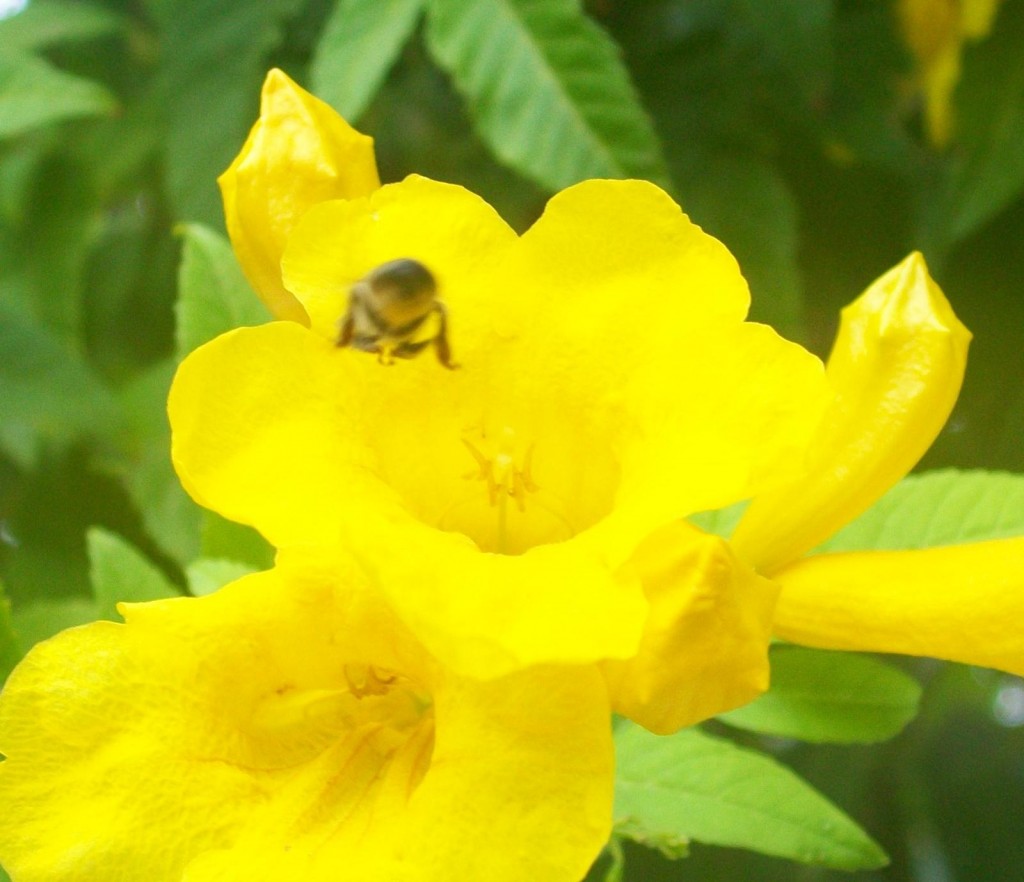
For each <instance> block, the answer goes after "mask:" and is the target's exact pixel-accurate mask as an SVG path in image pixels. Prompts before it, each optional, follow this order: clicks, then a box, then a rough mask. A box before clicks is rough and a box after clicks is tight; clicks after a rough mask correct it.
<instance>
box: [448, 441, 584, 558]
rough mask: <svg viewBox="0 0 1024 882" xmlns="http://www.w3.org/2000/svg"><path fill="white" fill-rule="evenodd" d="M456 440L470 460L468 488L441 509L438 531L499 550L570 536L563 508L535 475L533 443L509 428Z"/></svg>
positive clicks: (464, 478) (515, 549)
mask: <svg viewBox="0 0 1024 882" xmlns="http://www.w3.org/2000/svg"><path fill="white" fill-rule="evenodd" d="M460 440H461V442H462V445H463V447H464V448H465V450H466V453H467V454H468V456H469V459H470V460H471V463H472V467H471V468H470V469H469V470H468V471H466V472H464V473H463V474H462V476H461V478H462V481H463V483H464V485H465V486H466V488H467V492H466V493H465V494H460V495H459V497H458V498H457V500H456V502H455V503H454V504H453V505H451V506H450V507H449V508H448V509H446V510H445V511H444V512H443V513H442V515H441V518H440V522H439V526H440V527H441V529H443V530H450V531H456V532H461V533H464V534H465V535H467V536H469V537H470V538H472V539H473V540H474V541H475V542H476V543H477V545H478V546H479V547H480V548H481V549H482V550H484V551H491V552H496V553H498V554H520V553H522V552H524V551H526V550H527V549H529V548H532V547H534V546H536V545H542V544H545V543H548V542H560V541H563V540H565V539H569V538H571V537H572V536H573V534H574V533H575V530H574V529H573V526H572V524H571V523H570V521H569V520H568V518H566V517H565V515H564V514H563V513H562V512H563V511H564V506H563V505H561V504H560V502H559V501H558V500H557V499H556V498H555V497H554V496H553V494H552V493H551V492H550V491H549V490H547V489H546V488H545V487H544V486H542V485H541V484H540V483H538V481H537V480H536V479H535V477H534V457H535V453H536V451H537V443H536V441H534V440H533V439H527V438H524V437H522V436H520V435H519V434H517V433H516V431H515V430H514V429H513V428H511V427H510V426H503V427H502V428H501V429H500V430H499V431H497V432H490V433H489V432H487V431H486V430H485V429H477V430H474V431H468V432H465V433H464V434H463V435H462V437H461V439H460Z"/></svg>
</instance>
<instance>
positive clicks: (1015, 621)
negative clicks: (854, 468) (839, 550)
mask: <svg viewBox="0 0 1024 882" xmlns="http://www.w3.org/2000/svg"><path fill="white" fill-rule="evenodd" d="M776 581H778V582H779V583H780V584H781V586H782V593H781V595H780V597H779V604H778V607H777V610H776V631H777V633H778V634H779V635H780V636H781V637H785V638H786V639H787V640H792V641H794V642H795V643H803V644H805V645H807V646H818V647H822V648H824V649H849V650H866V651H873V652H896V653H904V654H907V655H922V656H932V657H934V658H942V659H949V660H951V661H958V662H965V663H967V664H974V665H983V666H985V667H990V668H999V669H1000V670H1004V671H1009V672H1010V673H1013V674H1018V675H1024V629H1022V627H1021V622H1022V621H1024V538H1019V539H1018V538H1015V539H1000V540H995V541H991V542H978V543H975V544H971V545H959V546H946V547H940V548H927V549H920V550H915V551H869V552H854V553H843V554H821V555H814V556H812V557H808V558H805V559H804V560H802V561H800V562H799V563H797V564H794V565H793V566H791V567H787V568H786V569H784V570H782V571H781V572H780V573H779V574H778V575H777V576H776Z"/></svg>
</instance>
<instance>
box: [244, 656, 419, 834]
mask: <svg viewBox="0 0 1024 882" xmlns="http://www.w3.org/2000/svg"><path fill="white" fill-rule="evenodd" d="M340 675H341V676H340V682H338V683H336V684H333V688H315V687H311V686H310V685H303V686H299V685H292V684H281V685H279V686H278V687H277V688H276V689H274V690H273V691H272V692H270V693H269V694H268V695H265V696H264V697H263V699H262V700H260V701H259V702H258V703H257V704H256V706H255V707H254V709H253V714H252V717H251V718H250V721H249V724H248V725H247V726H246V727H245V729H246V731H245V736H246V739H245V743H246V746H247V751H246V754H247V755H238V756H235V757H234V760H235V761H236V762H238V763H239V764H240V765H244V766H246V767H249V768H254V767H255V768H264V769H272V770H278V771H280V772H281V773H282V774H283V775H285V776H286V778H287V779H288V780H290V781H291V782H292V783H291V784H289V785H287V786H289V787H293V788H294V789H295V794H298V795H297V796H296V798H297V799H299V801H300V802H302V803H305V808H304V810H303V811H302V812H301V813H300V816H299V817H298V818H297V820H296V821H295V828H294V830H283V831H281V832H282V833H283V835H285V836H286V837H287V836H309V835H311V831H312V830H313V829H314V828H319V829H320V830H321V831H322V832H323V834H324V835H325V836H330V837H337V836H351V837H352V838H353V839H354V840H356V841H357V840H358V839H359V837H360V836H362V835H363V834H364V833H365V831H366V829H368V825H369V824H370V822H371V820H372V818H373V817H374V816H375V814H376V813H378V812H379V813H381V814H385V815H389V814H390V815H393V814H395V813H397V812H400V811H402V810H403V808H404V806H405V804H406V802H407V801H408V799H409V798H410V797H411V796H412V794H413V793H414V792H415V791H416V789H417V787H418V786H419V784H420V782H421V781H422V780H423V777H424V776H425V775H426V774H427V773H428V771H429V768H430V763H431V758H432V756H433V750H434V710H433V702H432V700H431V697H430V695H429V693H428V692H426V691H425V690H424V689H423V688H422V687H421V686H420V685H419V684H417V683H416V682H414V681H413V680H411V679H410V678H409V677H407V676H405V675H403V674H402V673H400V672H398V671H393V670H389V669H387V668H383V667H380V666H377V665H372V664H365V663H362V662H349V663H346V664H344V665H343V666H342V668H341V672H340ZM293 795H294V794H293Z"/></svg>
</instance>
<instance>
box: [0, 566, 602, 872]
mask: <svg viewBox="0 0 1024 882" xmlns="http://www.w3.org/2000/svg"><path fill="white" fill-rule="evenodd" d="M356 578H358V570H357V568H355V567H354V565H350V568H349V571H341V570H339V569H338V562H337V560H332V561H331V563H330V566H327V565H325V564H324V563H323V561H321V560H319V559H317V560H315V561H314V562H313V563H312V564H310V565H308V566H307V565H305V563H304V562H303V561H300V560H297V559H293V561H292V563H291V564H290V565H289V566H288V567H286V568H279V569H278V570H275V571H274V572H271V573H265V574H260V575H257V576H252V577H249V578H247V579H245V580H242V581H240V582H238V583H236V584H235V585H232V586H229V587H227V588H225V589H222V590H221V591H220V592H218V593H216V594H213V595H210V596H208V597H204V598H199V599H194V598H190V599H178V600H174V601H166V602H156V603H150V604H139V605H128V606H126V607H125V610H124V611H125V614H126V619H127V621H126V624H125V625H116V624H113V623H105V622H104V623H97V624H94V625H89V626H86V627H84V628H79V629H75V630H72V631H67V632H64V633H63V634H61V635H59V636H58V637H56V638H54V639H53V640H50V641H47V642H45V643H43V644H40V645H39V646H38V647H36V648H35V649H34V650H33V651H32V652H31V653H30V654H29V656H28V657H27V658H26V659H25V660H24V662H23V663H22V664H21V665H20V666H19V667H18V668H17V669H16V671H15V672H14V673H13V674H12V676H11V679H10V680H9V681H8V684H7V687H6V688H5V690H4V692H3V694H2V696H0V751H2V752H3V754H4V755H5V756H6V759H5V760H4V762H3V763H0V800H2V802H3V805H4V811H3V813H2V814H0V860H2V861H3V864H4V866H5V867H7V868H8V869H9V870H10V872H11V874H12V875H13V877H14V878H16V879H18V880H19V882H64V880H67V879H72V878H74V879H90V880H91V879H97V880H98V879H120V878H127V877H126V876H125V873H126V872H130V874H131V878H133V879H134V878H137V879H146V880H147V882H172V880H173V882H178V880H180V879H182V878H183V873H184V874H185V876H184V877H185V878H188V879H204V880H205V879H214V878H217V879H239V880H241V879H246V880H256V879H267V880H268V882H269V880H270V879H271V878H273V879H275V882H276V880H278V879H303V880H308V882H333V880H336V879H338V878H342V877H348V876H350V875H354V876H355V877H357V878H365V879H382V880H383V879H388V880H391V879H394V880H403V879H408V880H410V882H411V880H422V882H432V880H436V882H442V880H448V879H450V878H451V872H452V867H453V866H457V867H460V868H465V869H466V870H467V873H468V878H480V879H495V880H507V882H517V880H519V879H521V878H522V874H523V873H524V872H525V873H527V875H529V876H530V877H531V878H536V879H538V880H550V882H576V880H578V879H579V878H580V877H581V875H582V874H583V873H584V872H585V870H586V868H587V866H588V865H589V864H590V862H591V861H592V860H593V859H594V857H595V856H596V854H597V852H598V851H599V850H600V848H601V846H602V844H603V843H604V841H605V839H606V837H607V835H608V832H609V827H610V818H611V789H612V750H611V739H610V731H609V728H610V727H609V725H608V706H607V694H606V691H605V688H604V684H603V682H602V680H601V678H600V676H599V675H598V673H597V671H596V670H594V669H588V670H582V671H580V670H571V669H554V668H548V669H543V670H540V669H536V670H533V671H529V672H523V673H522V674H518V675H516V676H514V677H511V678H509V679H507V680H500V681H493V682H489V683H485V684H480V683H475V682H471V681H465V680H462V679H460V678H458V677H457V676H455V675H453V674H452V673H451V672H448V671H445V670H444V669H443V668H441V667H439V666H438V665H437V664H436V663H435V662H434V661H433V660H432V659H430V658H429V656H428V655H427V654H426V653H424V652H423V650H422V648H421V647H420V646H419V644H418V643H417V642H416V641H415V640H413V639H412V637H411V636H410V635H409V633H408V632H407V631H406V630H405V629H404V628H402V627H401V625H400V624H399V623H397V622H396V621H395V620H394V618H393V616H392V615H391V614H390V612H389V611H388V609H387V608H386V607H385V606H383V605H382V604H381V603H380V601H379V598H376V596H375V595H370V594H366V593H364V592H360V591H353V590H352V588H351V587H350V585H349V583H350V582H351V581H352V580H354V579H356ZM510 854H515V855H516V856H517V857H516V860H515V861H510V860H509V855H510ZM126 868H127V869H126ZM275 870H280V871H281V872H282V874H281V875H279V876H270V875H269V874H270V873H271V872H272V871H275Z"/></svg>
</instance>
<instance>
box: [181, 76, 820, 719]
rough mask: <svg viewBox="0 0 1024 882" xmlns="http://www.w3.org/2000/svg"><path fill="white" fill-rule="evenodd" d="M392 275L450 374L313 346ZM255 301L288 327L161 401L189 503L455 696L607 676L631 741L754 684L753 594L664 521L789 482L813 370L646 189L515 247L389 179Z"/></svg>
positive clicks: (294, 255)
mask: <svg viewBox="0 0 1024 882" xmlns="http://www.w3.org/2000/svg"><path fill="white" fill-rule="evenodd" d="M281 76H282V75H277V76H276V80H275V81H276V82H278V83H281V82H283V80H282V79H281ZM288 88H290V89H292V90H297V88H298V87H296V86H294V84H289V86H288ZM268 149H269V148H268ZM277 149H278V148H276V147H275V148H274V150H275V151H276V150H277ZM250 155H251V151H250ZM281 166H282V167H283V168H288V163H287V162H284V161H282V163H281ZM264 167H267V166H266V164H264ZM282 174H283V173H282ZM287 180H290V178H287ZM287 180H285V181H276V180H275V181H268V182H266V183H265V184H264V185H263V186H264V187H265V189H267V190H268V191H276V190H278V189H280V188H284V187H285V186H286V185H287ZM266 217H267V212H266V210H264V211H261V212H257V213H256V214H255V216H254V217H253V218H252V219H251V223H252V225H253V226H254V227H258V226H259V225H260V224H265V223H266ZM240 257H241V259H242V260H243V262H244V261H246V260H247V253H246V252H245V251H244V250H242V251H240ZM401 258H408V259H414V260H416V261H419V262H420V263H422V264H423V265H424V266H425V267H427V268H429V271H430V272H431V273H432V274H433V276H434V277H435V278H436V280H437V282H438V286H439V291H440V296H441V298H442V300H443V301H444V303H445V304H446V306H447V312H448V315H449V318H450V335H449V336H450V342H451V347H452V352H453V355H454V359H455V361H457V362H459V363H460V364H461V367H460V368H459V369H457V370H445V369H444V368H442V367H441V366H440V365H439V364H438V363H437V361H436V359H434V357H433V356H432V355H431V354H430V353H426V354H424V355H422V356H420V357H419V358H415V359H410V360H405V361H401V362H400V363H398V364H395V365H392V366H385V365H382V364H380V363H379V361H378V358H377V357H375V356H373V355H370V354H367V353H364V352H359V351H355V350H353V349H351V348H339V347H338V346H337V345H335V341H336V338H337V336H338V322H339V319H340V318H341V316H342V315H344V314H345V311H346V307H347V301H348V296H349V291H350V289H351V287H352V285H353V284H354V283H355V282H356V281H357V280H359V279H361V278H363V277H365V276H366V275H367V274H368V273H369V272H371V271H372V270H374V269H375V268H376V267H379V266H381V265H382V264H384V263H386V262H388V261H391V260H396V259H401ZM283 279H284V284H285V287H286V288H287V290H289V291H290V292H292V293H294V295H295V296H296V297H297V298H298V300H299V302H301V304H302V306H303V308H304V310H305V313H306V314H307V315H308V318H309V328H305V327H302V326H300V325H298V324H296V323H291V322H278V323H272V324H269V325H265V326H263V327H260V328H249V329H240V330H238V331H235V332H232V333H230V334H226V335H224V336H222V337H221V338H219V339H217V340H214V341H213V342H211V343H210V344H208V345H206V346H204V347H202V348H201V349H200V350H198V351H197V352H195V353H193V354H192V355H191V356H190V357H189V358H188V359H186V361H185V362H184V363H183V364H182V366H181V368H180V370H179V373H178V376H177V378H176V380H175V383H174V387H173V389H172V392H171V398H170V404H169V412H170V416H171V421H172V424H173V434H174V446H173V456H174V460H175V464H176V467H177V469H178V472H179V475H180V476H181V479H182V481H183V483H184V485H185V487H186V489H188V490H189V492H190V493H191V494H192V495H193V496H194V498H196V500H197V501H199V502H200V503H201V504H203V505H205V506H207V507H210V508H213V509H214V510H216V511H218V512H220V513H221V514H223V515H225V516H227V517H229V518H231V519H233V520H236V521H241V522H244V523H248V524H252V525H253V526H255V527H256V528H257V529H259V530H260V531H261V532H262V533H263V535H264V536H266V537H267V538H268V539H269V540H270V541H271V542H272V543H273V544H274V545H275V546H277V547H278V548H286V549H287V548H295V547H301V546H317V547H333V546H344V547H349V548H353V549H355V550H356V551H357V553H358V554H359V555H360V558H361V560H362V561H363V562H364V565H365V566H366V567H367V569H368V571H369V572H370V573H371V576H372V578H373V580H374V583H375V584H376V585H378V586H379V587H380V590H381V591H382V592H384V594H385V595H386V597H387V600H388V602H389V604H391V606H392V607H393V608H394V609H395V610H396V613H397V615H398V616H399V618H400V619H401V620H402V621H403V623H404V624H405V625H406V626H408V627H409V628H410V629H411V630H412V631H413V633H415V634H416V635H417V636H418V637H419V638H420V639H422V640H423V642H424V643H425V645H426V646H427V647H428V649H429V650H430V652H432V653H433V654H435V655H436V656H437V657H438V658H440V659H442V660H443V661H444V663H445V664H447V665H450V666H452V667H453V668H454V669H455V670H457V671H458V672H460V673H462V674H465V675H469V676H476V677H494V676H499V675H502V674H506V673H508V672H511V671H514V670H518V669H522V668H526V667H529V666H531V665H535V664H545V663H565V664H586V663H592V662H602V661H605V660H619V661H620V662H622V665H618V666H616V665H615V664H614V663H613V662H609V665H610V667H609V668H608V676H609V682H611V683H613V684H616V685H615V688H614V689H613V703H614V705H615V707H616V709H619V710H625V711H628V712H630V713H631V715H633V716H634V718H636V719H639V720H640V721H641V722H644V723H645V724H647V725H650V726H651V727H652V728H655V729H656V730H658V731H668V730H671V729H674V728H678V727H679V726H682V725H685V724H688V723H692V722H695V721H696V720H699V719H703V718H705V717H707V716H709V715H711V714H714V713H717V712H720V711H722V710H724V709H726V708H727V707H733V706H736V705H737V704H741V703H743V702H745V701H747V700H749V699H750V698H752V697H754V696H755V695H757V694H758V693H759V692H760V691H762V690H763V689H764V688H765V687H766V685H767V661H766V648H767V643H768V640H769V632H770V625H771V611H772V606H773V603H774V597H775V589H774V587H773V586H771V585H770V584H769V583H768V582H767V581H766V580H763V579H760V578H759V577H757V576H755V575H754V574H753V573H752V571H750V569H749V567H745V566H744V565H742V564H741V563H740V562H739V561H737V560H736V558H735V556H734V555H732V553H731V552H730V551H729V550H728V548H727V547H726V546H725V545H724V543H722V542H721V540H718V539H715V538H713V537H707V536H704V535H703V534H701V533H699V532H698V531H696V530H693V529H692V528H688V527H687V526H686V525H684V524H680V523H679V521H680V519H682V518H683V517H685V516H686V515H688V514H691V513H693V512H696V511H700V510H704V509H710V508H717V507H720V506H723V505H727V504H729V503H731V502H735V501H738V500H740V499H744V498H747V497H749V496H751V495H754V494H756V493H758V492H761V491H763V490H767V489H768V488H770V487H772V486H775V485H778V484H780V483H782V482H784V481H786V480H787V479H789V478H791V477H793V476H794V475H795V474H797V473H798V472H799V470H800V466H801V463H800V456H801V454H802V451H803V450H804V449H805V448H806V446H807V441H808V438H809V437H810V435H811V432H812V431H813V429H814V427H815V426H816V424H817V422H818V419H819V417H820V413H821V409H822V407H823V406H824V403H825V401H826V400H827V397H828V391H827V387H826V385H825V381H824V377H823V369H822V366H821V364H820V362H819V361H818V360H817V359H815V358H814V357H813V356H811V355H810V354H808V353H807V352H805V351H804V350H802V349H801V348H800V347H798V346H796V345H794V344H792V343H789V342H787V341H785V340H782V339H781V338H780V337H779V336H778V335H777V334H775V332H774V331H772V330H771V329H770V328H767V327H765V326H762V325H756V324H751V323H747V322H745V321H744V317H745V315H746V312H747V308H748V303H749V294H748V291H747V287H746V284H745V282H744V280H743V278H742V277H741V275H740V273H739V270H738V268H737V266H736V263H735V261H734V260H733V258H732V256H731V255H730V254H729V253H728V251H727V250H726V249H725V248H724V247H723V246H722V245H721V244H720V243H718V242H717V241H715V240H714V239H712V238H711V237H709V236H707V235H705V234H704V233H703V232H702V231H701V230H700V229H699V228H698V227H696V226H694V225H693V224H692V223H690V221H689V220H688V219H687V218H686V217H685V216H684V215H683V214H682V213H681V211H680V210H679V208H678V207H677V206H676V205H675V204H674V203H673V202H672V201H671V200H670V199H669V198H668V197H667V196H666V195H665V194H664V193H663V192H662V191H660V190H659V189H658V188H656V187H654V186H653V185H651V184H647V183H644V182H640V181H590V182H586V183H583V184H580V185H578V186H575V187H572V188H570V189H568V190H566V191H564V192H562V193H560V194H559V195H558V196H556V197H555V198H553V199H552V200H551V202H550V203H549V205H548V207H547V210H546V211H545V212H544V215H543V217H541V219H540V220H539V221H538V222H537V223H536V224H535V225H534V226H533V227H532V228H531V229H530V230H529V231H528V232H527V233H526V234H525V235H523V236H517V235H516V234H515V233H514V232H513V231H512V230H511V229H510V228H509V227H508V226H507V225H506V224H505V223H504V222H503V221H502V220H501V219H500V218H499V217H498V216H497V214H496V213H495V212H494V211H493V210H492V209H491V208H490V207H489V206H488V205H487V204H486V203H484V202H483V201H482V200H481V199H479V198H478V197H476V196H474V195H473V194H471V193H469V192H467V191H466V190H464V189H462V188H460V187H456V186H451V185H447V184H441V183H437V182H434V181H430V180H427V179H425V178H421V177H416V176H413V177H410V178H408V179H406V180H405V181H403V182H401V183H398V184H392V185H388V186H384V187H381V188H380V189H378V190H376V191H375V192H373V193H371V194H370V195H369V196H366V197H363V198H353V199H345V200H329V201H326V202H321V203H319V204H317V205H314V206H312V207H311V208H309V210H308V211H306V213H305V214H304V215H303V216H302V218H301V219H300V220H299V221H298V222H297V223H296V224H295V225H294V227H293V229H292V233H291V235H290V237H289V239H288V242H287V245H286V248H285V253H284V259H283ZM652 604H654V606H655V607H656V608H657V614H656V615H650V616H649V609H650V607H651V605H652ZM698 620H703V621H705V622H706V623H707V628H706V629H704V630H703V631H701V633H702V634H704V635H705V636H704V637H703V638H701V639H698V638H696V637H695V635H694V630H695V629H694V625H693V623H694V622H696V621H698ZM655 622H657V629H658V633H657V635H655V634H653V633H649V632H648V633H645V628H652V627H655V625H654V623H655ZM698 630H700V629H698ZM713 635H717V637H715V636H713ZM642 640H643V651H642V652H641V653H640V655H639V656H638V648H639V647H640V646H641V641H642ZM682 672H689V673H690V674H692V675H693V679H694V681H695V685H694V688H693V689H692V690H690V692H688V693H686V694H683V695H680V694H679V682H680V680H681V679H687V677H685V676H683V673H682ZM698 677H699V678H703V680H704V681H705V682H696V681H698ZM659 702H663V703H664V704H665V705H666V707H656V705H658V704H659ZM641 708H646V709H647V711H646V714H647V715H645V711H643V710H641ZM648 715H649V716H648Z"/></svg>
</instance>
